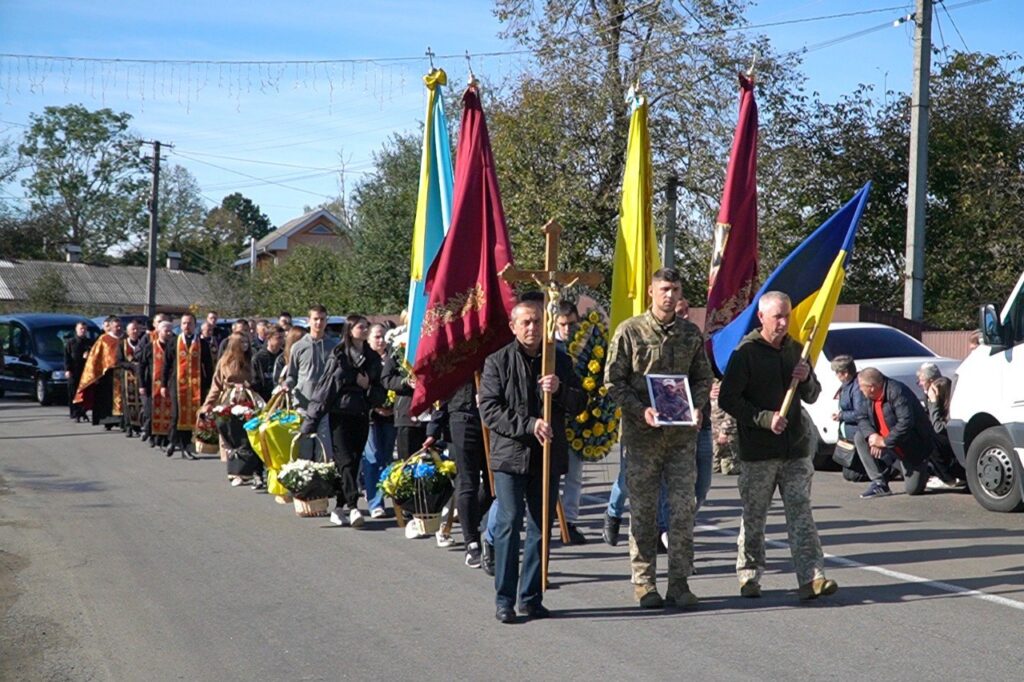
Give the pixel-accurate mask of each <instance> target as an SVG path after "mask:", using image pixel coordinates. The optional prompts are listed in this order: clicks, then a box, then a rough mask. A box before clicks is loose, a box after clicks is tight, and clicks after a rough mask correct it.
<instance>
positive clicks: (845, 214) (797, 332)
mask: <svg viewBox="0 0 1024 682" xmlns="http://www.w3.org/2000/svg"><path fill="white" fill-rule="evenodd" d="M870 191H871V183H870V182H869V183H867V184H866V185H864V186H863V187H862V188H861V189H860V191H858V192H857V194H855V195H854V196H853V198H852V199H850V201H848V202H847V203H846V205H845V206H843V207H842V208H841V209H839V210H838V211H836V212H835V213H834V214H833V215H832V217H830V218H829V219H828V220H826V221H825V222H824V224H822V226H821V227H819V228H818V229H817V230H815V231H814V232H813V233H812V234H811V236H809V237H808V238H807V239H805V240H804V241H803V242H801V243H800V245H799V246H798V247H796V249H795V250H794V251H793V252H792V253H791V254H789V256H787V257H786V259H785V260H784V261H782V264H781V265H779V267H777V268H775V271H774V272H773V273H772V274H771V275H770V276H769V277H768V279H766V280H765V282H764V284H763V285H761V288H760V289H759V290H758V292H757V294H756V295H755V296H754V300H753V302H752V303H751V304H750V305H749V306H747V308H746V309H745V310H744V311H743V312H742V313H740V314H739V315H738V316H737V317H736V319H735V320H733V321H732V322H731V323H729V324H728V325H726V326H725V327H723V328H722V329H720V330H719V331H717V332H715V333H713V334H712V335H711V349H712V355H713V356H714V362H715V365H716V366H717V367H718V369H719V371H721V372H722V373H723V374H724V373H725V368H726V367H727V366H728V364H729V358H730V357H731V356H732V352H733V351H734V350H735V349H736V347H737V346H738V345H739V344H740V341H741V340H742V339H743V337H744V336H746V335H747V334H748V333H750V331H751V330H753V329H756V328H757V327H758V326H759V323H758V319H757V302H758V300H759V299H760V298H761V295H762V294H765V293H767V292H769V291H782V292H784V293H786V294H789V298H790V299H791V300H792V301H793V313H792V316H791V317H790V322H789V335H790V336H792V337H793V338H794V339H796V340H797V341H798V342H799V343H800V344H805V343H807V340H808V338H810V336H811V333H812V332H813V331H814V328H815V326H818V327H819V333H818V334H817V335H815V337H814V339H813V341H812V345H811V349H810V355H809V358H810V363H811V366H812V367H813V366H814V361H815V360H816V359H817V357H818V353H819V352H820V351H821V347H822V346H823V345H824V343H825V337H826V336H827V334H828V325H829V324H830V323H831V322H832V313H833V312H835V308H836V303H837V302H838V301H839V292H840V291H842V288H843V281H844V279H845V277H846V265H847V263H848V262H849V260H850V254H851V253H852V252H853V238H854V236H855V235H856V233H857V225H858V224H859V223H860V217H861V215H862V214H863V213H864V207H865V206H866V205H867V202H868V193H869V192H870Z"/></svg>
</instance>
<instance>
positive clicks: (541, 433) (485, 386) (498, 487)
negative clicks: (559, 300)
mask: <svg viewBox="0 0 1024 682" xmlns="http://www.w3.org/2000/svg"><path fill="white" fill-rule="evenodd" d="M509 325H510V326H511V328H512V333H513V334H514V335H515V337H516V338H515V340H514V341H513V342H512V343H510V344H508V345H507V346H505V347H504V348H502V349H501V350H499V351H497V352H496V353H494V354H492V355H490V356H488V358H487V360H486V362H485V363H484V372H483V380H482V382H481V386H480V394H479V398H480V415H481V417H482V418H483V421H484V424H485V425H486V426H487V427H488V428H489V429H490V430H491V469H492V470H493V471H494V488H495V492H496V494H497V498H498V509H499V511H498V519H497V521H498V524H497V528H496V532H495V537H494V559H495V562H494V564H495V565H494V571H495V576H494V584H495V589H496V591H497V597H496V600H495V601H496V604H497V611H496V613H495V617H496V618H497V619H498V620H499V621H500V622H502V623H512V622H514V621H515V619H516V612H515V609H514V606H515V603H516V596H517V589H516V588H517V586H518V597H519V610H520V613H521V614H522V615H523V616H525V617H526V618H546V617H548V616H549V615H550V613H549V611H548V610H547V608H545V607H544V605H543V604H542V603H541V602H542V599H543V589H542V585H543V582H542V563H543V559H542V555H543V552H542V548H541V545H542V537H543V534H546V533H549V532H550V528H549V527H545V523H544V521H545V520H546V519H550V518H551V514H552V512H553V511H554V508H555V500H556V499H557V498H556V497H555V496H554V495H550V494H549V495H548V509H547V513H546V514H545V513H544V511H543V506H544V504H543V497H544V491H545V486H544V475H543V469H544V466H543V465H544V445H545V444H548V448H549V453H550V473H549V477H548V488H547V489H548V491H550V490H554V491H557V490H558V478H559V476H561V475H562V473H564V472H565V469H566V465H567V458H568V447H569V446H568V443H567V441H566V437H565V415H566V414H577V413H578V412H579V411H580V410H582V409H583V408H584V407H585V406H586V402H587V401H586V395H585V394H584V392H583V389H582V388H581V387H580V383H579V379H578V378H577V377H576V373H575V372H574V371H573V368H572V363H571V361H570V360H569V357H568V356H567V355H565V354H564V353H558V354H557V355H556V357H555V359H554V360H555V361H554V363H553V364H554V366H555V367H554V371H553V372H550V373H547V374H545V373H542V371H541V370H542V366H541V360H542V350H543V346H544V340H545V329H544V310H543V306H542V305H541V304H540V303H539V302H537V301H523V302H520V303H518V304H517V305H516V306H515V307H514V308H513V309H512V315H511V320H510V322H509ZM544 394H548V395H550V396H551V400H550V403H551V418H550V421H549V420H545V419H544V418H543V411H544V402H545V400H544V399H545V395H544ZM524 512H528V520H529V523H528V524H527V529H526V546H525V548H524V552H523V571H522V576H520V573H519V529H520V527H521V526H522V522H523V514H524ZM548 525H549V524H548Z"/></svg>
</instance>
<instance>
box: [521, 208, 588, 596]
mask: <svg viewBox="0 0 1024 682" xmlns="http://www.w3.org/2000/svg"><path fill="white" fill-rule="evenodd" d="M542 231H543V233H544V237H545V242H544V269H543V270H516V269H514V268H512V267H511V266H506V267H505V269H504V270H502V271H501V277H502V278H503V279H504V280H505V281H506V282H509V283H510V284H515V283H518V282H536V283H537V284H539V285H540V287H541V288H542V289H543V291H544V343H543V346H542V349H543V350H542V351H541V376H547V375H549V374H554V373H555V318H556V317H557V316H558V304H559V301H560V300H561V297H562V291H563V290H564V289H565V288H566V287H570V286H573V285H574V284H585V285H587V286H589V287H596V286H597V285H598V284H600V283H601V281H602V280H603V279H604V275H602V274H601V273H599V272H560V271H559V270H558V238H559V236H560V235H561V234H562V226H561V225H559V224H558V223H557V222H556V221H554V220H550V221H548V223H547V225H545V226H544V227H543V229H542ZM544 421H545V422H547V423H548V424H550V423H551V394H550V393H547V392H545V393H544ZM543 452H544V454H543V462H544V463H543V474H542V476H543V492H542V496H543V504H542V512H541V527H542V534H541V590H547V586H548V554H549V548H550V544H551V543H550V531H551V518H550V514H549V513H548V509H549V505H548V500H550V499H551V483H550V475H551V440H550V439H548V440H547V441H545V442H544V451H543ZM556 494H557V491H556ZM559 515H560V516H561V514H559ZM562 525H563V526H564V519H563V521H562ZM562 535H563V539H564V538H565V536H566V529H565V528H564V527H563V529H562Z"/></svg>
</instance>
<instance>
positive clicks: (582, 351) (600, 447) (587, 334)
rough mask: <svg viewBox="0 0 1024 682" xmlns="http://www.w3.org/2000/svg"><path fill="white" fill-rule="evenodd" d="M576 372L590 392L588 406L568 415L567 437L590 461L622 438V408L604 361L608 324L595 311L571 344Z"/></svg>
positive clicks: (570, 348) (573, 447)
mask: <svg viewBox="0 0 1024 682" xmlns="http://www.w3.org/2000/svg"><path fill="white" fill-rule="evenodd" d="M568 352H569V357H570V358H571V359H572V362H573V368H574V369H575V371H576V375H577V376H579V377H580V383H582V384H583V390H584V391H586V393H587V408H586V409H585V410H583V411H582V412H580V413H579V414H577V415H575V416H573V417H571V418H570V417H569V416H568V415H567V417H566V428H565V437H566V438H567V439H568V441H569V447H570V448H572V449H573V450H574V451H576V452H577V453H579V454H580V456H581V457H583V459H584V460H586V461H588V462H597V461H600V460H602V459H604V458H605V457H607V456H608V453H609V452H610V451H611V449H612V446H613V445H614V444H615V441H617V440H618V438H619V419H620V418H621V416H622V412H621V410H619V408H617V407H616V406H615V403H614V402H613V401H612V399H611V396H609V395H608V389H607V387H606V386H605V385H604V363H605V356H606V354H607V352H608V324H607V322H606V321H605V319H604V318H603V317H602V316H601V314H600V313H598V312H597V311H591V313H590V314H589V315H587V316H586V317H585V318H584V319H583V322H582V323H581V324H580V327H579V329H578V330H576V334H575V335H574V336H573V338H572V339H571V340H570V342H569V345H568Z"/></svg>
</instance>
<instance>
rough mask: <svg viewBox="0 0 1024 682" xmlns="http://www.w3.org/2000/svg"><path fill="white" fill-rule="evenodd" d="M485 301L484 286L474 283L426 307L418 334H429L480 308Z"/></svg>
mask: <svg viewBox="0 0 1024 682" xmlns="http://www.w3.org/2000/svg"><path fill="white" fill-rule="evenodd" d="M486 302H487V297H486V296H485V295H484V288H483V287H482V286H480V285H479V284H476V285H475V286H474V287H473V288H471V289H469V290H467V291H464V292H462V293H461V294H456V295H455V296H452V297H450V298H449V299H448V300H446V301H445V302H444V303H442V304H439V305H435V306H433V307H431V308H428V309H427V312H426V313H424V315H423V327H422V328H421V331H420V334H421V335H422V336H431V335H432V334H434V333H435V332H436V331H437V330H438V329H440V328H441V327H443V326H445V325H447V324H450V323H452V322H453V321H455V320H457V319H458V318H460V317H465V316H466V315H468V314H469V313H471V312H475V311H477V310H480V309H482V308H483V307H484V304H485V303H486Z"/></svg>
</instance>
